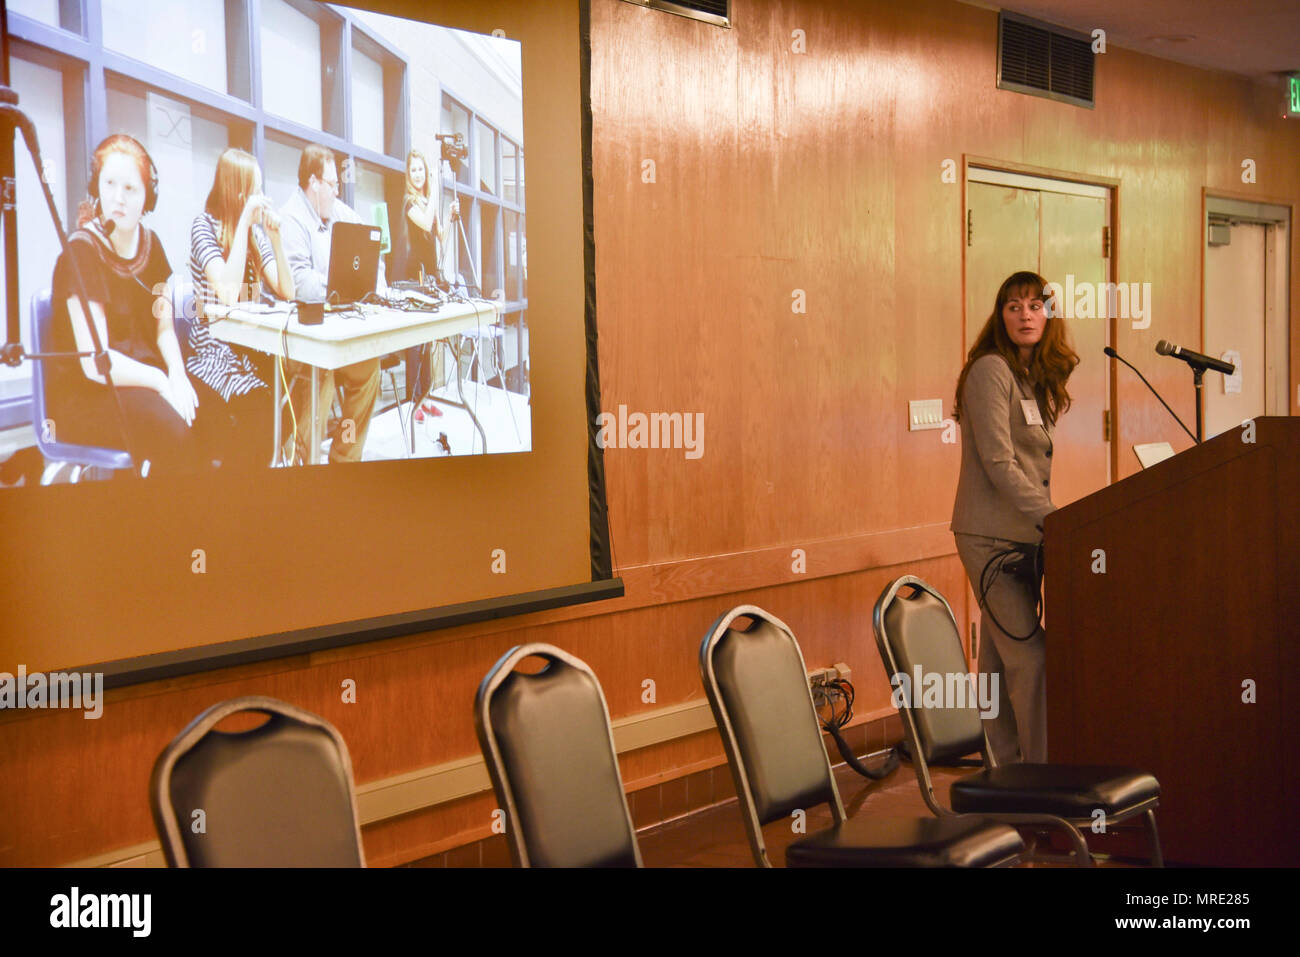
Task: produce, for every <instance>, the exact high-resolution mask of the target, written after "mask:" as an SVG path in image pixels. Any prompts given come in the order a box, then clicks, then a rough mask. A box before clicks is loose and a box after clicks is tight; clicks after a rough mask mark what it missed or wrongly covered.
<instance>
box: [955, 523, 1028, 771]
mask: <svg viewBox="0 0 1300 957" xmlns="http://www.w3.org/2000/svg"><path fill="white" fill-rule="evenodd" d="M953 537H954V538H956V540H957V554H958V555H959V556H960V557H961V563H962V565H963V566H965V568H966V575H967V577H968V578H969V579H970V582H971V588H972V589H974V591H975V597H976V599H978V598H979V596H980V575H981V574H982V573H983V571H984V567H985V565H986V564H987V563H988V561H989V559H990V557H992V556H993V555H994V554H996V553H997V552H999V551H1001V550H1003V549H1005V548H1010V547H1012V546H1013V545H1014V544H1015V543H1014V542H1008V541H1004V540H1002V539H997V538H985V537H984V536H982V535H965V534H959V533H954V534H953ZM997 564H998V563H997V562H995V563H994V567H996V566H997ZM989 576H990V578H991V584H990V586H989V590H988V594H987V595H986V596H985V603H984V605H982V606H981V608H980V642H979V670H980V671H981V672H982V673H986V674H998V675H1000V677H999V679H998V685H999V694H998V696H999V702H998V714H997V717H995V718H985V719H984V730H985V733H986V734H987V735H988V739H989V747H990V748H991V749H992V751H993V755H994V757H995V758H996V760H997V762H998V764H1014V763H1016V762H1018V761H1024V762H1027V763H1030V764H1042V763H1045V762H1046V761H1047V668H1046V663H1047V646H1046V635H1045V634H1044V633H1043V630H1042V629H1041V628H1039V629H1038V630H1037V631H1036V632H1035V633H1034V636H1033V637H1032V638H1030V639H1029V640H1028V641H1016V640H1015V639H1014V638H1011V637H1010V636H1009V635H1008V634H1007V633H1006V632H1005V631H1003V630H1002V629H1001V628H999V627H998V625H997V623H995V622H994V621H993V616H996V617H997V620H998V622H1001V624H1002V625H1004V626H1005V627H1006V628H1007V629H1009V630H1010V631H1011V632H1013V633H1014V634H1017V635H1027V634H1029V633H1030V629H1032V628H1034V627H1035V624H1036V621H1037V619H1036V617H1035V604H1036V602H1037V600H1038V596H1037V594H1036V593H1035V592H1034V590H1033V589H1032V588H1031V587H1030V586H1029V584H1028V583H1027V582H1026V581H1024V580H1023V579H1020V578H1016V577H1014V576H1012V575H1010V574H1006V573H1003V574H997V575H994V573H993V571H992V570H990V572H989ZM990 608H991V609H992V611H993V615H990V614H989V609H990Z"/></svg>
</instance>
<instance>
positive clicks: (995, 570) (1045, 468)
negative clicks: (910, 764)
mask: <svg viewBox="0 0 1300 957" xmlns="http://www.w3.org/2000/svg"><path fill="white" fill-rule="evenodd" d="M1049 301H1050V290H1048V289H1047V288H1046V283H1045V282H1044V281H1043V278H1042V277H1041V276H1039V275H1037V274H1036V273H1032V272H1018V273H1014V274H1013V275H1011V276H1008V277H1007V279H1006V281H1005V282H1003V283H1002V286H1001V288H1000V289H999V290H998V295H997V300H996V302H995V304H994V307H993V313H992V314H991V315H990V316H989V318H988V321H987V322H985V323H984V328H983V329H982V330H981V331H980V334H979V336H978V338H976V340H975V344H974V345H973V346H971V350H970V354H969V356H968V357H967V359H966V365H965V367H964V368H963V369H962V371H961V376H960V378H958V380H957V399H956V404H955V406H954V410H953V416H954V417H955V418H957V419H958V420H959V421H960V422H961V438H962V442H961V475H960V478H959V479H958V482H957V500H956V503H955V504H954V506H953V514H952V526H951V528H952V531H953V535H954V537H955V538H956V540H957V554H958V555H959V556H961V561H962V565H963V566H964V567H965V569H966V574H967V576H968V577H969V578H970V582H971V586H972V588H974V590H975V595H976V597H977V598H978V599H979V602H980V609H981V613H982V616H981V619H980V644H979V669H980V671H981V672H982V673H988V674H995V673H996V674H1000V675H1001V679H1000V681H999V685H1000V693H999V699H1000V700H999V703H998V711H997V714H996V716H995V717H990V718H986V719H985V720H986V723H985V730H986V731H987V733H988V739H989V745H990V747H991V748H992V750H993V754H994V757H995V758H996V760H997V762H998V763H999V764H1009V763H1013V762H1016V761H1025V762H1029V763H1042V762H1045V761H1046V760H1047V679H1046V672H1045V667H1044V665H1045V656H1046V647H1045V644H1044V642H1045V637H1046V636H1045V635H1044V633H1043V629H1042V628H1041V627H1040V625H1039V622H1038V608H1037V605H1038V587H1039V585H1040V584H1041V583H1040V581H1039V580H1038V577H1037V576H1036V575H1034V574H1032V573H1031V574H1017V573H1016V572H1015V571H1013V570H1012V569H1009V568H1007V567H1006V565H1007V564H1008V562H1010V561H1012V560H1014V559H1015V558H1016V557H1017V555H1018V554H1022V553H1023V554H1033V553H1034V552H1035V547H1036V546H1038V545H1041V543H1042V541H1043V519H1044V518H1045V517H1046V516H1047V515H1048V514H1049V513H1050V512H1053V511H1055V510H1056V506H1055V505H1053V504H1052V499H1051V495H1050V491H1049V490H1050V485H1049V483H1050V481H1051V471H1052V431H1053V429H1054V427H1055V425H1056V420H1057V418H1058V417H1060V416H1061V415H1062V414H1063V413H1064V412H1065V411H1066V410H1067V409H1068V408H1069V407H1070V394H1069V393H1068V392H1067V391H1066V390H1065V383H1066V380H1068V379H1069V378H1070V373H1072V372H1073V371H1074V367H1075V366H1077V365H1078V364H1079V357H1078V355H1077V354H1076V353H1075V352H1074V350H1073V349H1072V348H1071V347H1070V344H1069V342H1068V341H1067V337H1066V330H1065V324H1064V322H1063V320H1062V319H1061V318H1059V317H1057V316H1053V315H1051V314H1050V310H1049V309H1048V308H1047V304H1048V302H1049Z"/></svg>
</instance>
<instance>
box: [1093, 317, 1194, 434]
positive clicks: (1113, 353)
mask: <svg viewBox="0 0 1300 957" xmlns="http://www.w3.org/2000/svg"><path fill="white" fill-rule="evenodd" d="M1160 341H1161V343H1164V340H1163V339H1161V340H1160ZM1102 352H1104V353H1106V355H1108V356H1110V357H1111V358H1112V359H1118V360H1119V361H1120V362H1122V363H1124V365H1126V366H1128V367H1129V368H1130V369H1132V370H1133V371H1134V372H1137V377H1138V378H1139V379H1141V380H1142V384H1143V385H1145V386H1146V387H1147V388H1148V389H1150V390H1151V394H1152V395H1154V396H1155V397H1156V398H1157V399H1160V404H1161V405H1163V406H1164V407H1165V409H1166V410H1167V411H1168V412H1169V414H1170V415H1172V416H1173V417H1174V421H1175V422H1177V423H1178V424H1179V425H1181V426H1183V431H1184V432H1186V433H1187V434H1188V435H1189V436H1191V439H1192V441H1193V442H1195V443H1196V444H1197V445H1200V444H1201V440H1200V439H1198V438H1197V437H1196V436H1194V435H1192V430H1191V429H1189V428H1188V427H1187V426H1186V425H1184V424H1183V420H1182V419H1180V418H1178V413H1177V412H1175V411H1174V410H1173V409H1171V408H1169V403H1168V402H1166V401H1165V400H1164V399H1162V398H1160V393H1159V392H1157V391H1156V389H1155V386H1153V385H1152V384H1151V383H1150V382H1147V377H1146V376H1144V375H1143V374H1142V373H1141V372H1138V370H1137V367H1136V366H1135V365H1133V363H1131V362H1129V361H1128V360H1127V359H1125V358H1124V357H1123V356H1122V355H1120V354H1119V353H1118V352H1116V351H1115V350H1114V349H1112V348H1111V347H1110V346H1107V347H1106V348H1105V349H1103V350H1102Z"/></svg>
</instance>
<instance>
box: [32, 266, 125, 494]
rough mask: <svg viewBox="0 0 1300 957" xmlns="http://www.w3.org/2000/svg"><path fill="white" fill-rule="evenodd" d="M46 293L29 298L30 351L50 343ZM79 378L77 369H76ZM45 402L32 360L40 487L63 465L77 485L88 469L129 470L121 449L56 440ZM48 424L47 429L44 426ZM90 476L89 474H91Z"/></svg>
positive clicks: (40, 371)
mask: <svg viewBox="0 0 1300 957" xmlns="http://www.w3.org/2000/svg"><path fill="white" fill-rule="evenodd" d="M50 295H51V294H50V291H49V290H48V289H46V290H43V291H41V292H38V293H36V294H35V295H33V296H32V303H31V321H32V351H33V352H36V353H41V352H44V351H46V349H47V348H48V346H49V342H50V339H51V335H50V323H51V322H52V321H53V316H54V309H53V306H52V305H51V303H50ZM53 361H55V362H64V363H73V362H79V361H80V360H77V359H56V360H53ZM77 372H78V374H80V372H81V370H80V367H78V368H77ZM46 409H47V407H46V401H45V362H44V360H40V359H38V360H36V361H35V362H33V363H32V428H33V430H34V431H35V432H36V447H37V448H39V449H40V450H41V454H42V455H43V456H45V461H46V465H45V470H44V472H42V474H41V484H42V485H49V484H50V483H51V482H53V481H54V479H55V478H56V477H57V476H58V474H59V472H61V471H62V470H63V467H64V466H65V465H70V466H72V469H71V481H72V482H74V483H75V482H77V481H79V480H80V479H81V477H82V476H83V475H84V474H85V473H86V472H87V471H88V470H91V469H97V468H100V469H109V470H115V469H129V468H132V467H133V463H132V462H131V453H130V452H127V451H125V450H122V449H110V448H101V447H99V446H94V445H78V444H76V443H74V442H62V441H60V440H59V437H58V436H59V431H58V423H57V422H53V420H51V419H50V418H49V413H48V412H47V410H46ZM47 422H52V428H51V429H47V428H46V423H47ZM92 474H93V473H92Z"/></svg>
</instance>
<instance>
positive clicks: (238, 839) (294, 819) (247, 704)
mask: <svg viewBox="0 0 1300 957" xmlns="http://www.w3.org/2000/svg"><path fill="white" fill-rule="evenodd" d="M244 712H260V713H262V714H265V715H267V716H268V720H267V721H266V722H265V723H264V724H261V725H259V726H258V727H256V728H253V729H252V730H249V731H240V732H233V733H232V732H225V731H218V730H216V725H217V724H219V723H220V722H221V721H223V720H225V719H226V718H228V717H230V716H231V715H233V714H239V713H244ZM149 804H150V807H151V808H152V810H153V819H154V825H155V827H157V829H158V836H159V838H160V839H161V841H162V847H163V854H164V855H165V856H166V858H167V863H168V865H169V866H171V867H364V866H365V858H364V854H363V851H362V848H361V831H360V829H359V827H358V826H357V804H356V796H355V794H354V791H353V787H352V762H351V761H350V760H349V758H348V749H347V745H346V744H344V743H343V738H342V737H341V736H340V735H339V733H338V731H337V730H335V728H334V726H333V725H331V724H330V723H329V722H328V721H326V720H325V719H323V718H320V717H318V716H316V715H314V714H311V713H310V712H308V711H304V710H302V709H301V708H295V707H294V706H293V705H290V704H286V703H285V702H283V701H277V700H276V699H275V698H267V697H260V696H253V697H244V698H235V699H232V700H230V701H223V702H221V703H220V704H215V705H213V706H212V707H211V708H208V709H207V710H206V711H204V712H203V713H202V714H200V715H199V716H198V717H197V718H195V719H194V720H193V721H191V722H190V724H189V726H188V727H186V728H185V730H183V731H182V732H181V733H180V734H178V735H177V736H176V738H175V739H174V740H173V741H172V742H171V743H170V744H169V745H167V747H166V748H164V749H163V752H162V754H160V755H159V756H158V760H157V761H156V762H155V763H154V767H153V776H152V778H151V779H150V782H149Z"/></svg>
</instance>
